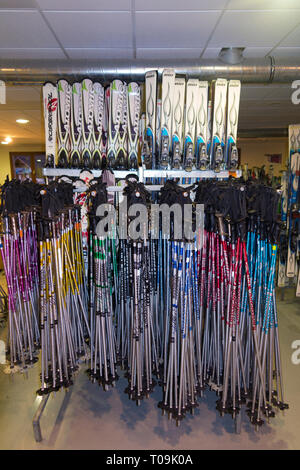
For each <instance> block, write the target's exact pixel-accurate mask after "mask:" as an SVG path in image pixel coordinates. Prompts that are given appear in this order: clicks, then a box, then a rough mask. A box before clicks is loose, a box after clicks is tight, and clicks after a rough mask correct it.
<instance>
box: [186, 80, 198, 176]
mask: <svg viewBox="0 0 300 470" xmlns="http://www.w3.org/2000/svg"><path fill="white" fill-rule="evenodd" d="M198 98H199V80H198V79H196V78H190V79H189V80H188V82H187V85H186V103H185V120H184V123H185V137H184V169H185V170H186V171H192V169H193V166H194V164H195V134H196V119H197V109H198V104H199V101H198Z"/></svg>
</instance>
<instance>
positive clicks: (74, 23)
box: [0, 0, 300, 147]
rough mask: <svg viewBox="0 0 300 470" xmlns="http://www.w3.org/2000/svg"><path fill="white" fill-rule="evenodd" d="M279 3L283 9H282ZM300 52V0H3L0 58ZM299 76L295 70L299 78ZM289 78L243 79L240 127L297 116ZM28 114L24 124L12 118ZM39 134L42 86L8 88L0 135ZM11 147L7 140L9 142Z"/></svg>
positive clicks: (27, 137)
mask: <svg viewBox="0 0 300 470" xmlns="http://www.w3.org/2000/svg"><path fill="white" fill-rule="evenodd" d="M282 6H284V8H282ZM232 46H237V47H245V51H244V56H245V57H246V58H261V57H265V56H267V55H272V56H274V57H275V58H276V57H278V58H293V57H294V58H295V59H296V58H298V59H299V58H300V1H299V0H284V1H283V0H181V1H179V0H84V1H83V0H0V59H24V61H25V62H26V59H45V66H47V59H64V60H65V61H66V63H67V61H68V60H72V59H81V58H87V59H95V60H97V59H99V60H101V59H107V58H110V59H116V60H118V59H130V60H132V62H133V64H134V60H135V59H145V60H147V59H149V60H150V59H154V60H155V59H164V58H166V59H181V58H186V59H196V58H204V59H205V58H212V59H214V58H215V59H216V58H217V57H218V54H219V51H220V49H221V48H222V47H232ZM299 79H300V77H299ZM291 92H292V90H291V87H290V85H289V84H282V85H278V84H273V85H245V84H244V85H242V95H241V106H240V118H239V128H240V129H255V128H261V129H264V128H286V127H287V126H288V124H290V123H295V122H299V121H300V105H298V106H297V105H293V104H292V103H291V99H290V97H291ZM22 117H24V118H27V119H29V121H30V122H29V123H28V124H26V125H20V124H17V123H16V122H15V121H16V119H17V118H22ZM6 135H10V136H12V137H13V139H14V143H22V144H24V145H26V144H28V145H29V144H39V143H40V144H42V143H43V141H44V130H43V119H42V104H41V89H40V87H39V86H36V87H35V86H30V87H29V86H25V87H21V86H14V87H7V104H6V105H0V140H2V138H3V137H5V136H6ZM8 147H9V146H8Z"/></svg>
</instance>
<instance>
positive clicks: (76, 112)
mask: <svg viewBox="0 0 300 470" xmlns="http://www.w3.org/2000/svg"><path fill="white" fill-rule="evenodd" d="M81 133H82V101H81V83H78V82H76V83H73V85H72V102H71V144H72V151H71V167H72V168H79V167H80V147H79V146H80V141H81Z"/></svg>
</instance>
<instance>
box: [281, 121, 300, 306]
mask: <svg viewBox="0 0 300 470" xmlns="http://www.w3.org/2000/svg"><path fill="white" fill-rule="evenodd" d="M299 177H300V125H291V126H289V160H288V168H287V170H286V171H283V172H282V177H281V190H282V197H281V221H282V230H281V233H280V253H279V267H278V286H279V287H286V286H289V285H291V283H293V284H294V285H295V284H296V296H297V297H300V184H299Z"/></svg>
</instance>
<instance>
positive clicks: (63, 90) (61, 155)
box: [57, 80, 72, 168]
mask: <svg viewBox="0 0 300 470" xmlns="http://www.w3.org/2000/svg"><path fill="white" fill-rule="evenodd" d="M71 90H72V88H71V85H70V84H69V83H68V82H67V80H59V81H58V82H57V93H58V108H57V109H58V116H57V119H58V159H57V166H58V167H59V168H67V167H68V163H69V161H68V153H69V152H68V149H67V145H68V142H69V136H70V115H71Z"/></svg>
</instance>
